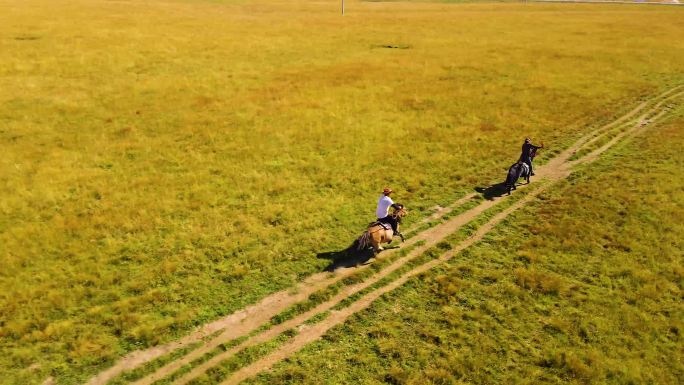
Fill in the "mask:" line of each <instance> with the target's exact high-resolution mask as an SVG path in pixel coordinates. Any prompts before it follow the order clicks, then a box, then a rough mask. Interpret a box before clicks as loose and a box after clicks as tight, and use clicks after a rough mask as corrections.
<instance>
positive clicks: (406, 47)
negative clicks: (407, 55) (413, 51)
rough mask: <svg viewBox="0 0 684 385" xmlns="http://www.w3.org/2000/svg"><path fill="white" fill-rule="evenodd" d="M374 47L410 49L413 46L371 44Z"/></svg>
mask: <svg viewBox="0 0 684 385" xmlns="http://www.w3.org/2000/svg"><path fill="white" fill-rule="evenodd" d="M371 47H372V48H392V49H409V48H411V46H410V45H408V44H375V45H373V46H371Z"/></svg>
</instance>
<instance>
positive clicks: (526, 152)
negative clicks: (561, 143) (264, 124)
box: [520, 138, 544, 175]
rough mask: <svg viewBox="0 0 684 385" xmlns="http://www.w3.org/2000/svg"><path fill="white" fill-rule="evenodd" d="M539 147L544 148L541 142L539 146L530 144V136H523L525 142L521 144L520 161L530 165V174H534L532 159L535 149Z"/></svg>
mask: <svg viewBox="0 0 684 385" xmlns="http://www.w3.org/2000/svg"><path fill="white" fill-rule="evenodd" d="M540 148H544V144H543V143H542V145H541V146H535V145H534V144H532V141H531V140H530V138H525V143H523V145H522V154H520V161H521V162H525V163H526V164H527V165H528V166H529V167H530V175H534V171H532V159H534V156H535V154H536V152H537V150H538V149H540Z"/></svg>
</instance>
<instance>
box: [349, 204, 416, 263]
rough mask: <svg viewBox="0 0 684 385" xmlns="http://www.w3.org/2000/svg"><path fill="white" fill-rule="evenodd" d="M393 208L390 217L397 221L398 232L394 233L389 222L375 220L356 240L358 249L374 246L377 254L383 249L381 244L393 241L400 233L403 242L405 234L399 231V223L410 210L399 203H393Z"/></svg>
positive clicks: (374, 251)
mask: <svg viewBox="0 0 684 385" xmlns="http://www.w3.org/2000/svg"><path fill="white" fill-rule="evenodd" d="M392 208H393V211H392V214H390V217H392V218H393V219H394V220H395V221H397V233H396V234H394V231H392V228H391V227H390V225H389V224H386V223H380V222H373V223H371V224H370V225H369V226H368V230H366V232H364V233H363V234H362V235H361V236H360V237H359V239H357V240H356V244H357V250H359V251H361V250H365V249H366V248H368V246H372V247H373V254H377V253H379V252H380V251H382V250H383V248H382V246H381V244H383V243H392V238H394V235H399V236H400V237H401V240H402V242H403V241H404V236H403V235H402V234H401V233H400V232H399V224H400V223H401V219H402V218H403V217H405V216H406V215H407V214H408V211H407V210H406V208H404V205H402V204H399V203H395V204H394V205H392Z"/></svg>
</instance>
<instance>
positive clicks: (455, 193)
mask: <svg viewBox="0 0 684 385" xmlns="http://www.w3.org/2000/svg"><path fill="white" fill-rule="evenodd" d="M339 11H340V10H339V3H338V2H337V1H316V2H314V1H271V0H264V1H199V0H196V1H190V0H187V1H182V0H177V1H173V0H169V1H145V2H139V1H113V0H112V1H94V0H93V1H86V0H75V1H65V0H54V1H52V0H51V1H48V0H35V1H34V0H28V1H15V0H0V151H1V153H2V156H0V262H1V264H0V352H1V353H2V354H0V373H2V378H0V382H1V383H2V384H39V383H41V382H42V381H43V379H44V378H45V377H46V376H48V375H51V376H53V377H54V378H55V379H56V381H57V382H58V383H59V384H75V383H79V382H83V381H84V380H85V379H86V378H87V377H88V376H90V375H92V374H93V373H95V372H97V371H98V370H101V369H103V368H105V367H107V366H108V365H111V363H112V362H113V361H114V360H116V358H118V357H120V356H122V355H123V354H125V353H126V352H128V351H131V350H134V349H138V348H142V347H147V346H151V345H155V344H158V343H160V342H163V341H168V340H171V339H173V338H177V337H178V336H180V335H183V334H185V333H187V332H188V331H190V330H192V329H193V328H194V327H196V326H197V325H200V324H203V323H205V322H208V321H210V320H213V319H216V318H218V317H220V316H222V315H225V314H229V313H231V312H233V311H235V310H236V309H239V308H241V307H243V306H245V305H247V304H250V303H254V302H256V301H257V300H258V299H259V298H262V297H263V296H265V295H266V294H268V293H271V292H274V291H276V290H279V289H283V288H287V287H290V286H292V285H293V284H294V283H295V282H297V281H299V280H301V279H302V278H303V277H306V276H307V275H310V274H312V273H315V272H319V271H321V270H322V269H324V267H325V266H326V265H327V264H328V262H329V261H327V260H324V259H320V258H317V257H316V256H317V253H320V252H323V251H330V250H338V249H340V248H343V247H346V246H347V245H348V244H349V243H350V242H351V241H352V239H353V238H354V237H355V236H357V235H358V234H359V233H360V231H361V230H362V229H363V228H364V225H365V224H367V223H368V221H369V220H371V219H373V210H374V204H375V200H376V199H377V196H378V193H379V191H381V189H382V188H383V187H385V186H391V187H392V188H394V189H395V190H396V200H398V201H400V202H402V203H405V204H406V205H407V206H408V207H409V209H410V210H411V217H410V222H415V221H416V220H418V219H420V218H421V217H422V216H425V215H427V214H428V213H430V212H431V211H430V208H431V207H433V206H435V205H437V204H439V205H446V204H448V203H450V202H452V201H454V200H455V199H457V198H458V197H460V196H462V195H464V194H465V193H468V192H471V191H473V189H474V188H475V187H479V186H487V185H489V184H491V183H494V182H498V181H500V180H501V179H502V178H503V176H504V169H505V168H506V167H507V166H508V165H509V164H510V163H511V162H512V161H514V160H515V159H516V157H517V156H518V152H519V149H520V144H521V141H522V138H524V137H525V136H532V137H533V138H534V139H535V140H536V141H542V140H543V141H544V142H545V143H546V145H547V146H548V147H549V150H548V151H546V152H544V153H543V155H542V158H541V159H540V161H541V162H543V161H544V160H545V159H548V158H549V157H551V156H553V154H555V153H557V152H558V151H560V149H562V148H563V147H564V146H566V145H567V144H569V143H570V142H571V141H572V140H573V139H575V138H577V137H578V136H579V135H581V134H582V133H583V132H586V131H588V130H590V129H591V128H593V127H595V126H597V125H598V124H600V123H602V122H606V121H609V120H610V119H611V118H613V117H614V116H617V115H618V114H620V113H621V112H624V111H626V110H628V109H629V108H631V107H633V106H634V105H635V104H636V103H637V102H638V101H639V100H640V99H641V98H643V97H646V96H649V95H653V94H655V93H657V92H659V91H662V90H664V89H666V88H668V87H671V86H672V85H674V84H679V83H680V82H682V81H684V76H683V75H682V74H683V73H684V71H683V70H684V40H682V39H681V38H679V37H680V36H681V31H682V27H683V24H682V21H683V20H684V12H683V10H682V9H681V8H678V7H640V6H630V5H625V6H620V5H618V6H615V5H612V6H611V5H568V4H562V5H540V4H531V3H529V4H528V3H511V4H466V5H463V4H446V3H423V2H421V3H410V2H356V1H347V12H346V15H345V16H344V17H342V16H341V15H340V14H339V13H340V12H339Z"/></svg>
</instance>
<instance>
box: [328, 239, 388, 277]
mask: <svg viewBox="0 0 684 385" xmlns="http://www.w3.org/2000/svg"><path fill="white" fill-rule="evenodd" d="M356 247H357V244H356V242H354V243H353V244H352V245H351V246H349V247H347V248H346V249H344V250H340V251H326V252H324V253H318V254H316V258H321V259H329V260H330V264H329V265H328V266H327V267H326V268H325V269H324V271H329V272H333V271H335V270H337V269H340V268H348V267H356V266H360V265H365V264H367V263H368V262H369V261H370V260H371V259H372V258H373V257H374V254H373V249H371V248H368V249H365V250H358V249H357V248H356ZM397 248H399V246H388V247H385V250H389V249H397Z"/></svg>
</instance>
